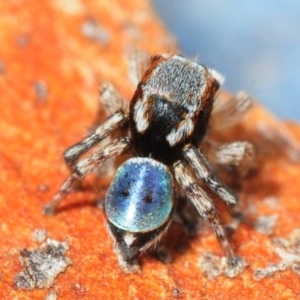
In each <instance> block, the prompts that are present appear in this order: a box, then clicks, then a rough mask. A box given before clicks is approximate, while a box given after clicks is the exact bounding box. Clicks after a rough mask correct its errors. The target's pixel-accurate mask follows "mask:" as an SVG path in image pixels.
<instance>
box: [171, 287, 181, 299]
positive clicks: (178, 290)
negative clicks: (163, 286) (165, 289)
mask: <svg viewBox="0 0 300 300" xmlns="http://www.w3.org/2000/svg"><path fill="white" fill-rule="evenodd" d="M172 294H173V296H174V297H175V298H180V296H181V293H180V289H178V288H173V290H172Z"/></svg>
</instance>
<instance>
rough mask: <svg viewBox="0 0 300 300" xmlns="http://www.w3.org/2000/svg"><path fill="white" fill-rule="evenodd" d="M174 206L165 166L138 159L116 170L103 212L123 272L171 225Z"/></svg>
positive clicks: (168, 172)
mask: <svg viewBox="0 0 300 300" xmlns="http://www.w3.org/2000/svg"><path fill="white" fill-rule="evenodd" d="M173 207H174V184H173V177H172V174H171V173H170V171H169V170H168V168H167V167H166V166H165V165H164V164H162V163H160V162H158V161H156V160H154V159H151V158H141V157H139V158H131V159H128V160H127V161H126V162H125V163H124V164H122V165H121V166H120V167H119V169H118V170H117V172H116V175H115V177H114V179H113V180H112V182H111V185H110V187H109V189H108V192H107V194H106V198H105V212H106V216H107V223H108V228H109V231H110V233H111V234H112V236H113V238H114V240H115V242H116V246H117V252H118V254H119V260H120V263H121V265H123V266H124V268H125V269H126V268H127V267H128V265H129V266H130V265H131V264H134V263H135V262H134V260H135V259H136V256H137V254H138V253H139V252H140V251H143V250H145V249H147V248H148V247H150V246H151V245H153V244H154V243H155V242H156V241H158V239H159V238H160V236H161V235H162V233H163V232H164V231H165V230H166V229H167V228H168V226H169V225H170V223H171V216H172V212H173Z"/></svg>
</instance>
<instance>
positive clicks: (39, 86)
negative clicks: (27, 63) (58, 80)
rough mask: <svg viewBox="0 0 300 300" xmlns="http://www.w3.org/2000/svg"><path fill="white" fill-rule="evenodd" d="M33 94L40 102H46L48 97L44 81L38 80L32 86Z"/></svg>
mask: <svg viewBox="0 0 300 300" xmlns="http://www.w3.org/2000/svg"><path fill="white" fill-rule="evenodd" d="M33 87H34V90H35V93H36V95H37V97H38V99H39V100H40V101H46V100H47V97H48V90H47V85H46V83H45V82H44V81H42V80H39V81H36V82H35V83H34V84H33Z"/></svg>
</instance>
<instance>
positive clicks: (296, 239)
mask: <svg viewBox="0 0 300 300" xmlns="http://www.w3.org/2000/svg"><path fill="white" fill-rule="evenodd" d="M270 247H271V248H272V249H273V250H274V252H275V253H276V254H277V255H278V256H279V257H280V258H281V261H280V262H279V263H277V264H276V263H269V264H268V265H267V266H266V267H265V268H259V269H256V270H254V272H253V277H254V279H255V280H257V281H259V280H261V279H263V278H265V277H270V276H272V275H273V274H274V273H275V272H278V271H285V270H287V269H288V268H291V269H292V271H293V272H295V273H296V274H299V271H300V229H295V230H294V231H292V233H291V234H290V235H289V237H288V238H286V239H285V238H274V239H273V240H272V242H271V245H270Z"/></svg>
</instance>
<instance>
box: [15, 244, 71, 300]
mask: <svg viewBox="0 0 300 300" xmlns="http://www.w3.org/2000/svg"><path fill="white" fill-rule="evenodd" d="M68 249H69V245H68V244H67V243H66V242H58V241H55V240H50V239H47V241H46V242H45V243H43V244H42V245H41V246H40V247H39V248H37V249H33V250H27V249H23V250H21V251H20V261H21V263H22V265H23V267H24V270H23V271H21V272H20V273H19V274H18V275H17V276H16V277H15V278H14V284H15V288H16V289H28V290H30V289H34V288H40V289H44V288H50V287H52V286H53V284H54V280H55V278H56V276H57V275H58V274H60V273H62V272H64V271H65V270H66V268H67V267H68V266H69V265H70V264H71V263H72V262H71V260H70V259H69V258H68V257H66V256H65V253H66V251H67V250H68ZM50 299H51V298H50Z"/></svg>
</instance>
